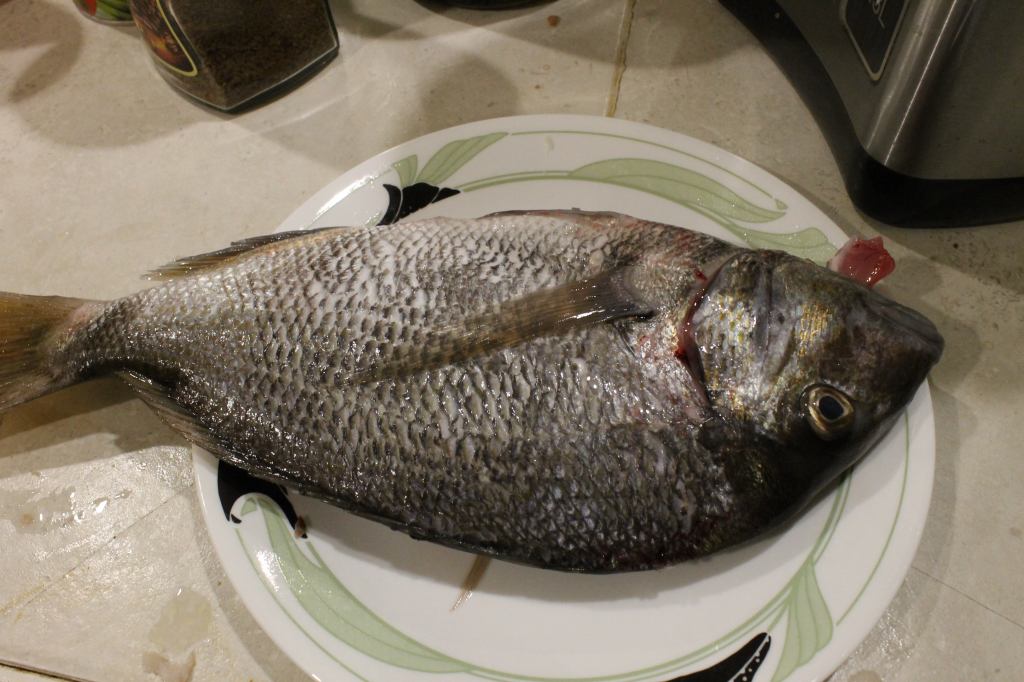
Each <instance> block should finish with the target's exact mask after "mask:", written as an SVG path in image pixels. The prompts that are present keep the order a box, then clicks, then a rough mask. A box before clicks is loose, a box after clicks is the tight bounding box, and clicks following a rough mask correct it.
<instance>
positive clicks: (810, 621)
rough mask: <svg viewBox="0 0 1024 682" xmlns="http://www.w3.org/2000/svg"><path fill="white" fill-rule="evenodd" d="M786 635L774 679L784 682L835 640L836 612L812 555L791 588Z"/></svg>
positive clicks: (798, 573)
mask: <svg viewBox="0 0 1024 682" xmlns="http://www.w3.org/2000/svg"><path fill="white" fill-rule="evenodd" d="M787 589H788V590H789V595H788V596H787V597H786V601H785V602H784V603H785V607H784V608H785V610H786V612H787V619H788V620H787V623H786V639H785V645H784V646H783V649H782V658H780V659H779V665H778V667H776V669H775V676H774V677H772V682H781V680H784V679H786V678H787V677H789V676H790V674H792V672H793V671H794V670H796V669H797V668H799V667H800V666H802V665H803V664H805V663H807V662H808V661H809V660H811V658H813V657H814V654H816V653H818V652H819V651H821V649H822V648H824V646H825V645H826V644H828V643H829V642H830V641H831V640H832V615H831V614H830V613H829V610H828V605H827V604H826V603H825V597H823V596H822V594H821V589H820V588H819V587H818V578H817V576H816V575H815V573H814V563H813V561H812V559H811V558H810V557H808V559H807V561H806V562H804V565H803V566H802V567H801V568H800V570H799V571H797V574H796V575H795V576H793V579H792V580H791V581H790V583H789V586H788V588H787Z"/></svg>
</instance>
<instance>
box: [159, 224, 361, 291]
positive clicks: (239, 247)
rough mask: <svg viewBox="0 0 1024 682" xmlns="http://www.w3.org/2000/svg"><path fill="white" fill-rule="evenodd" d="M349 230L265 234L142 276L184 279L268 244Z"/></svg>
mask: <svg viewBox="0 0 1024 682" xmlns="http://www.w3.org/2000/svg"><path fill="white" fill-rule="evenodd" d="M348 229H351V228H347V227H318V228H316V229H313V230H292V231H290V232H278V233H276V234H265V235H260V236H258V237H249V238H248V239H242V240H240V241H237V242H231V245H230V246H227V247H225V248H223V249H220V250H218V251H210V252H209V253H201V254H199V255H197V256H188V257H186V258H179V259H178V260H176V261H174V262H172V263H168V264H167V265H163V266H161V267H159V268H156V269H155V270H150V271H149V272H147V273H146V274H145V275H144V276H145V278H146V279H151V280H168V279H176V278H178V277H184V276H186V275H193V274H195V273H197V272H206V271H209V270H215V269H217V268H219V267H220V266H222V265H224V264H225V263H227V262H229V261H232V260H234V259H236V258H238V257H240V256H242V255H245V254H248V253H252V252H253V251H256V250H257V249H260V248H262V247H264V246H267V245H270V244H278V243H280V242H284V241H290V240H293V239H301V238H303V237H310V236H311V235H315V234H318V233H321V232H326V231H328V230H348Z"/></svg>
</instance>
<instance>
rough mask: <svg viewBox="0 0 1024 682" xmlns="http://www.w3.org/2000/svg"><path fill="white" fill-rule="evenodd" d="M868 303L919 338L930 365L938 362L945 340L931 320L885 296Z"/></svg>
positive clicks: (873, 310)
mask: <svg viewBox="0 0 1024 682" xmlns="http://www.w3.org/2000/svg"><path fill="white" fill-rule="evenodd" d="M867 305H868V308H869V309H870V310H871V312H873V313H874V314H876V315H878V316H879V317H881V318H882V319H884V320H886V321H888V322H889V323H891V324H892V325H893V326H895V327H897V328H898V329H902V330H903V331H904V332H906V333H908V334H910V335H911V336H912V337H914V338H916V339H918V341H919V344H920V346H921V348H922V349H923V351H924V353H925V355H926V356H927V358H928V360H929V365H933V364H935V363H936V362H938V360H939V358H940V357H941V356H942V351H943V347H944V346H945V340H944V339H943V338H942V334H940V333H939V330H938V329H937V328H936V327H935V324H934V323H933V322H932V321H931V320H929V319H928V318H927V317H925V316H924V315H922V314H921V313H919V312H917V311H916V310H913V309H911V308H907V307H906V306H903V305H900V304H899V303H896V302H895V301H891V300H889V299H887V298H883V297H872V298H870V299H868V302H867Z"/></svg>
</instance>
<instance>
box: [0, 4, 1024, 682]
mask: <svg viewBox="0 0 1024 682" xmlns="http://www.w3.org/2000/svg"><path fill="white" fill-rule="evenodd" d="M332 9H333V11H334V14H335V19H336V21H337V25H338V30H339V34H340V39H341V53H340V55H339V57H338V58H337V59H336V60H335V61H334V62H332V63H331V64H330V65H328V66H327V68H326V69H325V70H324V71H323V72H321V73H320V74H318V75H316V76H315V77H314V78H313V79H311V80H310V81H309V82H307V83H305V84H303V85H302V86H301V87H299V88H298V89H297V90H295V91H293V92H291V93H290V94H288V95H286V96H284V97H283V98H280V99H278V100H275V101H273V102H271V103H269V104H267V105H265V106H263V107H261V108H258V109H256V110H253V111H251V112H248V113H245V114H242V115H238V116H228V115H220V114H217V113H213V112H211V111H209V110H207V109H204V108H201V107H198V106H196V105H194V104H193V103H192V102H190V101H188V100H187V99H185V98H184V97H182V96H180V95H179V94H178V93H176V92H175V91H174V90H173V89H172V88H171V87H169V86H168V85H167V84H166V83H165V82H164V81H163V80H162V79H161V77H160V76H159V75H158V74H157V72H156V67H155V66H154V65H153V64H152V63H151V61H150V58H149V56H148V54H147V53H146V51H145V50H144V47H143V45H142V43H141V41H140V39H139V37H138V34H137V32H136V31H135V30H134V28H113V27H110V26H105V25H100V24H98V23H94V22H91V21H89V20H87V19H85V18H83V17H82V16H80V15H79V14H78V13H77V12H76V10H75V9H74V7H73V5H72V3H71V2H70V1H68V0H63V1H57V0H48V1H47V0H8V1H7V2H3V3H0V55H2V59H0V97H2V98H3V107H2V109H0V169H2V178H3V180H2V182H0V239H2V242H0V243H2V244H3V246H2V248H0V290H4V291H17V292H21V293H33V294H61V295H69V296H83V297H89V298H96V299H105V298H112V297H116V296H120V295H124V294H127V293H130V292H132V291H134V290H136V289H137V288H138V287H139V286H140V284H139V275H140V273H143V272H145V271H147V270H149V269H151V268H154V267H156V266H158V265H161V264H163V263H166V262H168V261H171V260H172V259H174V258H176V257H179V256H182V255H187V254H194V253H200V252H204V251H210V250H214V249H217V248H220V247H222V246H224V245H225V244H227V243H228V242H230V241H232V240H236V239H240V238H243V237H246V236H251V235H255V234H261V233H266V232H270V231H273V230H274V229H275V228H276V226H277V225H278V224H279V223H280V222H281V221H282V220H283V219H284V218H285V216H287V215H288V214H289V213H290V212H291V211H292V210H293V209H294V208H295V207H296V206H298V205H299V204H301V203H302V202H303V201H304V200H305V199H306V198H308V197H309V196H310V195H311V194H312V193H313V192H315V191H316V190H318V189H319V188H321V187H322V186H323V185H325V184H326V183H327V182H328V181H330V180H332V179H334V178H335V177H337V176H338V175H339V174H341V173H342V172H344V171H345V170H347V169H348V168H350V167H352V166H353V165H355V164H356V163H358V162H360V161H362V160H364V159H366V158H368V157H370V156H372V155H374V154H376V153H378V152H380V151H382V150H384V149H386V148H389V147H391V146H393V145H395V144H398V143H401V142H403V141H406V140H409V139H411V138H414V137H416V136H419V135H422V134H424V133H427V132H431V131H434V130H439V129H442V128H446V127H449V126H452V125H455V124H459V123H463V122H467V121H473V120H477V119H483V118H492V117H497V116H505V115H513V114H527V113H582V114H593V115H611V116H617V117H621V118H625V119H630V120H634V121H642V122H648V123H652V124H654V125H657V126H661V127H664V128H667V129H670V130H675V131H679V132H683V133H686V134H689V135H692V136H694V137H696V138H699V139H702V140H705V141H707V142H711V143H713V144H716V145H719V146H720V147H722V148H724V149H726V150H728V151H731V152H734V153H736V154H738V155H740V156H742V157H745V158H747V159H749V160H750V161H752V162H754V163H756V164H758V165H760V166H762V167H763V168H765V169H767V170H768V171H770V172H771V173H774V174H775V175H777V176H779V177H780V178H782V179H783V180H785V181H786V182H787V183H789V184H790V185H792V186H793V187H795V188H797V189H798V190H799V191H801V192H802V193H803V194H805V195H806V196H807V197H808V198H810V200H811V201H812V202H814V203H815V204H816V205H817V206H818V207H820V208H821V209H822V210H823V211H825V213H826V214H827V215H828V216H829V217H831V218H832V219H833V220H834V221H835V222H836V223H837V224H839V225H840V226H841V227H842V228H843V229H844V230H846V231H847V232H849V233H856V234H859V235H864V236H874V235H876V234H881V235H882V236H884V237H885V239H886V241H887V243H888V245H889V248H890V250H891V251H892V253H893V255H894V256H895V258H896V260H897V262H898V264H899V265H898V268H897V270H896V273H895V274H894V275H892V277H891V279H890V280H889V281H888V282H887V283H886V284H887V288H886V291H887V292H888V293H889V294H890V295H892V296H893V297H895V298H897V299H899V300H900V301H903V302H906V303H909V304H911V305H913V306H914V307H916V308H917V309H919V310H921V311H923V312H925V313H926V314H927V315H928V316H929V317H930V318H931V319H932V320H934V321H935V322H936V324H937V325H938V327H939V329H940V330H941V332H942V334H943V335H944V336H945V339H946V344H947V345H946V352H945V356H944V357H943V359H942V361H941V363H940V364H939V365H938V366H937V367H936V368H935V369H934V371H933V372H932V374H931V385H932V396H933V400H934V409H935V417H936V425H937V443H938V446H937V453H936V454H937V462H936V480H935V488H934V496H933V502H932V507H931V511H930V514H929V518H928V522H927V526H926V528H925V531H924V537H923V540H922V543H921V546H920V549H919V550H918V552H917V556H916V558H915V560H914V563H913V567H912V568H911V570H910V572H909V575H908V576H907V578H906V581H905V583H904V585H903V586H902V588H901V589H900V591H899V593H898V595H897V597H896V599H895V601H894V602H893V603H892V606H891V607H890V609H889V611H888V612H887V613H886V615H885V616H884V617H883V618H882V620H881V621H880V623H879V624H878V626H877V627H876V628H875V630H874V631H873V632H872V634H871V635H870V636H869V637H868V639H867V640H866V641H865V643H864V644H863V645H862V646H861V647H860V649H858V650H857V651H856V652H855V653H854V654H853V656H852V657H851V658H850V659H849V660H848V661H847V662H846V663H845V664H844V665H843V666H842V667H841V668H840V670H839V671H838V672H837V673H836V674H835V675H834V676H833V679H834V680H836V682H845V681H847V680H849V681H854V680H856V682H869V681H870V680H878V679H883V680H892V681H896V680H906V681H909V680H924V679H927V680H933V681H936V682H941V681H953V680H967V679H973V680H982V679H984V680H997V679H1005V680H1011V679H1019V675H1020V670H1022V669H1024V627H1022V623H1024V572H1022V571H1021V568H1020V567H1021V566H1022V565H1024V537H1022V536H1024V530H1022V529H1024V496H1022V495H1021V494H1020V482H1021V481H1022V480H1024V457H1021V456H1020V448H1021V445H1020V444H1021V443H1024V419H1022V418H1021V415H1022V414H1024V409H1022V408H1024V400H1022V398H1021V393H1020V386H1021V385H1022V384H1024V369H1022V368H1024V363H1022V362H1021V359H1020V340H1021V339H1022V338H1024V302H1022V293H1024V265H1022V263H1024V260H1022V257H1021V256H1022V253H1024V245H1022V242H1021V234H1022V232H1021V230H1024V225H1020V224H1005V225H995V226H987V227H980V228H971V229H951V230H943V231H928V230H904V229H897V228H892V227H888V226H885V225H881V224H878V223H875V222H873V221H871V220H869V219H866V218H865V217H864V216H862V215H861V214H859V213H858V212H857V211H856V210H855V209H854V207H853V206H852V205H851V203H850V200H849V198H848V197H847V195H846V193H845V191H844V190H843V185H842V182H841V179H840V176H839V172H838V169H837V167H836V164H835V162H834V160H833V157H832V155H831V154H830V152H829V150H828V148H827V146H826V144H825V140H824V139H823V137H822V135H821V133H820V132H819V130H818V128H817V126H816V125H815V123H814V122H813V119H812V118H811V116H810V114H809V113H808V111H807V109H806V108H805V106H804V105H803V103H802V102H801V100H800V98H799V97H798V96H797V94H796V92H795V91H794V89H793V88H792V87H791V86H790V84H789V82H788V81H787V80H786V79H785V77H784V76H783V75H782V73H781V72H780V71H779V69H778V68H777V67H776V66H775V65H774V63H773V62H772V61H771V59H770V58H769V57H768V56H767V55H766V54H765V53H764V51H763V50H762V48H761V47H760V45H759V44H758V42H757V41H756V40H755V39H754V38H753V37H752V36H751V35H750V34H749V33H748V32H747V31H746V30H745V29H744V28H743V27H742V26H741V25H740V24H739V23H738V22H737V21H736V20H735V19H734V18H733V17H732V16H731V15H730V14H728V12H726V11H725V10H723V9H722V8H721V7H720V6H719V5H718V4H717V3H715V2H711V1H709V0H558V1H556V2H551V3H547V4H543V5H540V6H535V7H532V8H526V9H518V10H511V11H504V12H490V13H488V12H475V11H470V10H455V9H449V8H445V7H442V6H439V5H435V4H431V3H426V2H424V3H418V2H414V1H413V0H391V1H389V2H379V1H376V0H335V1H334V2H332ZM550 16H558V17H559V18H560V21H558V22H554V21H550V22H549V20H548V18H549V17H550ZM0 419H2V422H0V548H2V549H0V661H3V664H0V680H4V681H5V682H6V681H13V680H42V679H50V677H48V676H47V675H46V674H37V673H32V672H27V670H28V669H35V670H38V671H48V673H49V674H50V675H53V676H63V677H64V678H69V679H85V680H94V681H97V682H103V681H107V680H146V679H159V678H158V677H157V676H156V674H153V673H150V672H148V670H158V669H159V668H160V663H161V662H162V660H161V658H160V656H162V655H163V654H162V653H161V652H164V651H177V652H180V653H176V654H174V655H170V654H168V655H167V656H166V662H167V663H169V664H171V665H174V664H177V663H181V662H182V661H184V660H185V659H187V657H188V656H190V655H194V657H195V667H194V670H193V671H192V679H193V680H196V681H204V682H205V681H208V680H305V679H308V678H307V677H306V676H305V675H304V674H303V673H302V672H301V671H300V670H299V669H298V668H297V667H296V666H295V665H294V664H293V663H292V662H291V661H290V660H289V659H288V658H287V657H286V656H285V655H284V654H283V653H282V652H281V651H280V650H279V649H278V648H277V647H276V646H275V645H274V644H273V643H272V642H271V641H270V640H269V638H268V637H267V636H266V635H265V634H264V633H263V632H262V631H261V630H260V628H259V627H258V626H257V625H256V623H255V621H254V620H253V619H252V617H251V616H250V615H249V613H248V612H247V611H246V609H245V607H244V606H243V605H242V603H241V602H240V600H239V598H238V596H237V594H236V593H235V592H234V590H233V589H232V587H231V586H230V584H229V583H228V581H227V579H226V577H225V575H224V573H223V570H222V568H221V567H220V565H219V564H218V562H217V560H216V559H215V557H214V555H213V550H212V547H211V543H210V540H209V538H208V536H207V533H206V529H205V527H204V525H203V522H202V519H201V517H200V513H199V511H198V507H197V499H196V493H195V490H194V483H193V473H192V464H191V458H190V455H189V450H188V448H187V447H186V444H185V442H184V441H183V440H182V439H181V438H180V437H179V436H177V435H176V434H174V433H173V432H171V431H170V430H169V429H167V428H166V427H165V426H163V424H162V423H161V422H160V421H159V419H157V417H155V416H154V415H153V414H152V413H151V412H150V411H149V410H148V409H147V408H146V407H145V406H144V405H143V404H142V403H141V402H140V401H138V400H136V399H135V398H133V396H132V394H131V393H130V392H129V391H128V390H127V389H126V388H124V387H123V386H121V385H120V384H119V383H118V382H116V381H114V380H110V379H106V380H98V381H94V382H91V383H89V384H86V385H81V386H77V387H74V388H71V389H69V390H66V391H63V392H60V393H58V394H54V395H50V396H48V397H46V398H43V399H40V400H38V401H35V402H33V403H31V404H28V405H24V406H21V407H18V408H16V409H13V410H11V411H9V412H7V413H6V414H4V415H3V416H2V417H0ZM179 592H180V593H181V595H179ZM183 599H184V600H186V601H188V602H189V603H190V604H191V608H190V609H188V610H187V613H188V617H189V618H191V619H192V620H190V621H189V627H188V628H187V630H188V632H189V633H191V634H190V635H188V638H187V639H186V640H185V641H181V640H180V635H175V633H174V632H173V627H172V626H173V625H174V623H173V621H174V619H175V618H179V619H180V618H181V617H182V615H181V614H182V613H184V612H185V611H186V610H183V609H181V608H178V607H177V606H175V605H176V604H177V605H179V606H180V604H181V603H182V600H183ZM179 624H180V623H179ZM175 637H178V639H175ZM160 672H161V673H162V674H163V675H164V679H170V678H169V677H167V675H168V674H169V669H167V668H166V667H165V668H164V669H163V670H161V671H160Z"/></svg>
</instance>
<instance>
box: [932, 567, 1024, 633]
mask: <svg viewBox="0 0 1024 682" xmlns="http://www.w3.org/2000/svg"><path fill="white" fill-rule="evenodd" d="M912 568H913V569H914V570H915V571H917V572H918V573H920V574H921V575H923V576H926V577H928V578H931V579H932V580H934V581H935V582H937V583H938V584H940V585H942V586H943V587H948V588H949V589H951V590H953V591H954V592H956V593H957V594H959V595H960V596H961V597H963V598H964V599H967V600H968V601H970V602H973V603H975V604H977V605H978V606H980V607H981V608H983V609H985V610H986V611H988V612H989V613H991V614H992V615H994V616H998V617H999V618H1001V619H1003V620H1005V621H1006V622H1007V623H1009V624H1010V625H1013V626H1015V627H1017V628H1020V629H1021V630H1024V625H1021V624H1020V623H1018V622H1017V621H1015V620H1014V619H1012V618H1010V617H1009V616H1006V615H1003V614H1002V613H999V612H998V611H996V610H995V609H993V608H992V607H990V606H986V605H985V604H983V603H981V602H980V601H978V600H977V599H975V598H974V597H972V596H971V595H969V594H967V593H966V592H963V591H961V590H958V589H957V588H955V587H953V586H952V585H950V584H949V583H947V582H946V581H944V580H941V579H939V578H936V577H935V576H934V575H932V574H931V573H929V572H927V571H923V570H921V569H920V568H918V567H917V566H913V567H912Z"/></svg>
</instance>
